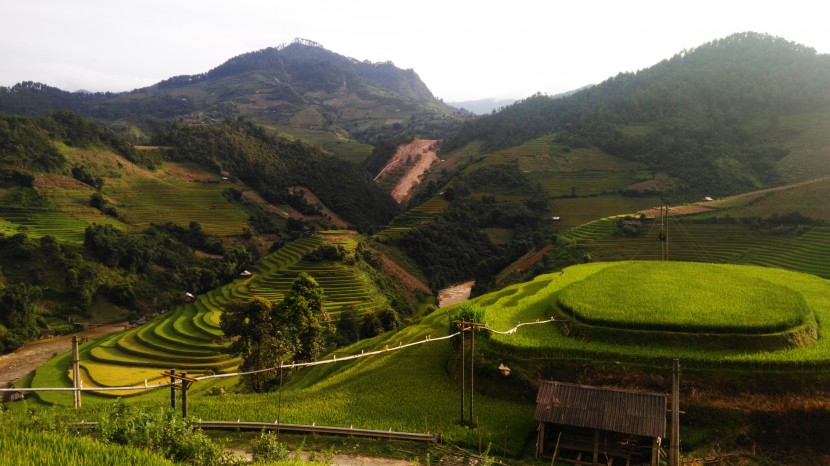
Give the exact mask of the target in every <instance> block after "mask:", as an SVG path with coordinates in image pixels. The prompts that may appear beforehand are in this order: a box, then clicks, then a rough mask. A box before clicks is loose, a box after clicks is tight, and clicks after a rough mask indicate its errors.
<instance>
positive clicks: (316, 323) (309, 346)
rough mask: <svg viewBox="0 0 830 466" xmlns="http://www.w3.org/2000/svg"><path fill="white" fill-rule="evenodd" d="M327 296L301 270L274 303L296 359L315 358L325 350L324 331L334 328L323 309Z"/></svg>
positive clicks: (281, 326) (306, 359)
mask: <svg viewBox="0 0 830 466" xmlns="http://www.w3.org/2000/svg"><path fill="white" fill-rule="evenodd" d="M324 300H325V295H324V293H323V288H322V287H321V286H320V285H319V284H318V283H317V281H316V280H315V279H314V278H313V277H312V276H310V275H308V274H307V273H305V272H302V273H300V274H299V275H298V276H297V278H296V279H295V280H294V283H293V284H292V285H291V290H290V291H289V292H288V294H286V295H285V298H283V300H282V301H281V302H280V303H279V304H277V305H276V306H275V313H276V317H277V320H278V322H279V326H280V328H281V329H283V330H284V334H285V335H286V336H287V337H288V339H289V340H290V342H289V345H288V346H289V348H291V349H292V352H293V353H294V359H295V360H297V361H314V360H316V359H317V357H318V356H319V355H320V353H321V352H322V350H323V346H324V340H323V334H324V333H325V332H331V331H333V329H332V326H331V323H330V322H329V320H330V319H329V315H328V312H326V310H325V309H323V301H324Z"/></svg>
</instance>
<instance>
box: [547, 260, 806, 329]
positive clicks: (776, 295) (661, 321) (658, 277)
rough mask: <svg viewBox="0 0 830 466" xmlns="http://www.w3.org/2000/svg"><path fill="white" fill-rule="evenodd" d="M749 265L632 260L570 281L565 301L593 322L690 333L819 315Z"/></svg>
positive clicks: (768, 325) (769, 325) (783, 325)
mask: <svg viewBox="0 0 830 466" xmlns="http://www.w3.org/2000/svg"><path fill="white" fill-rule="evenodd" d="M743 269H744V267H741V266H732V265H722V264H721V265H716V264H702V263H679V262H625V263H621V264H620V265H619V266H616V267H609V268H606V269H604V270H601V271H599V272H597V273H595V274H593V275H591V276H590V277H587V278H586V279H584V280H582V281H580V282H577V283H574V284H572V285H569V286H568V287H566V288H564V289H563V290H562V291H561V293H560V294H559V303H560V304H561V305H562V306H564V307H565V308H566V309H567V311H569V312H570V313H573V315H574V316H575V317H576V318H577V319H579V320H581V321H584V322H588V323H591V324H596V325H606V326H612V327H623V328H640V329H652V330H655V329H660V330H669V331H683V332H697V331H701V332H735V333H757V332H777V331H782V330H785V329H788V328H792V327H795V326H798V325H802V324H804V323H805V322H806V320H807V319H808V317H810V316H811V315H812V314H811V312H810V310H809V309H808V308H807V306H806V303H805V302H804V299H803V298H802V297H801V295H800V294H799V293H797V292H796V291H794V290H791V289H789V288H787V287H786V286H784V285H779V284H775V283H772V282H769V281H766V280H762V279H759V278H755V277H751V276H746V275H744V274H743V273H742V270H743Z"/></svg>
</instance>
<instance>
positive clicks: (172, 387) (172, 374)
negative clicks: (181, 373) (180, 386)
mask: <svg viewBox="0 0 830 466" xmlns="http://www.w3.org/2000/svg"><path fill="white" fill-rule="evenodd" d="M175 383H176V369H170V407H171V408H173V409H176V385H175Z"/></svg>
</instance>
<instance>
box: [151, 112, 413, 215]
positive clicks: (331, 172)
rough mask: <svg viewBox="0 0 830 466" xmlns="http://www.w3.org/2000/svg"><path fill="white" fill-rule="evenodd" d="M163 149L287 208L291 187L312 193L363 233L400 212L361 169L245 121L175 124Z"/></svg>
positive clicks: (163, 140) (164, 135)
mask: <svg viewBox="0 0 830 466" xmlns="http://www.w3.org/2000/svg"><path fill="white" fill-rule="evenodd" d="M158 143H159V144H162V145H167V146H172V147H173V148H174V157H175V158H176V159H179V160H192V161H195V162H197V163H200V164H207V165H210V166H212V167H213V168H214V169H215V170H220V169H224V170H227V171H229V172H231V173H232V174H234V175H235V176H237V177H238V178H239V179H241V180H243V181H244V182H245V183H247V184H248V185H249V186H252V187H253V188H254V189H256V190H257V191H258V192H259V193H261V194H262V195H263V197H265V199H267V200H268V201H270V202H274V203H288V202H289V201H290V198H291V194H290V193H289V190H288V188H289V187H292V186H305V187H308V188H309V189H311V190H312V191H313V192H314V193H315V194H316V195H317V196H318V197H319V198H320V200H321V201H322V202H323V203H324V204H325V205H326V206H328V207H329V208H331V209H333V210H334V211H336V212H337V213H338V214H340V215H341V216H343V217H344V218H346V219H348V220H349V221H350V222H352V223H353V224H354V225H355V226H357V227H359V228H366V227H368V226H369V225H379V224H384V223H386V222H387V221H388V220H389V219H390V218H391V217H392V215H393V214H394V213H395V212H396V211H397V206H396V204H395V203H394V201H393V200H392V198H391V197H390V196H389V195H388V194H386V193H383V192H381V191H380V189H379V188H377V187H376V186H375V185H374V184H373V183H371V179H370V178H369V176H368V175H367V174H366V172H364V171H363V170H361V169H360V168H359V167H358V166H357V165H355V164H353V163H350V162H347V161H344V160H340V159H336V158H332V157H327V156H325V155H324V154H322V153H321V152H320V150H319V149H317V148H314V147H311V146H308V145H306V144H304V143H302V142H299V141H296V140H288V139H284V138H280V137H277V136H273V135H271V134H269V133H268V132H267V131H266V130H265V129H264V128H262V127H258V126H256V125H254V124H252V123H249V122H246V121H241V120H237V121H233V122H231V121H227V122H225V123H223V124H219V125H200V126H184V125H181V124H173V125H171V126H169V127H168V128H167V129H165V131H164V132H163V133H162V134H161V135H160V136H159V138H158Z"/></svg>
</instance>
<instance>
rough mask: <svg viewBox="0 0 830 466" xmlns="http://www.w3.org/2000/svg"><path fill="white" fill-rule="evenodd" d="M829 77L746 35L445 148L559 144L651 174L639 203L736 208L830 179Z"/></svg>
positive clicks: (515, 108)
mask: <svg viewBox="0 0 830 466" xmlns="http://www.w3.org/2000/svg"><path fill="white" fill-rule="evenodd" d="M828 76H830V57H828V56H827V55H820V54H817V53H816V51H815V50H813V49H811V48H809V47H806V46H803V45H799V44H794V43H791V42H788V41H786V40H784V39H781V38H776V37H771V36H767V35H762V34H756V33H743V34H735V35H733V36H729V37H727V38H724V39H720V40H716V41H713V42H710V43H707V44H704V45H701V46H700V47H697V48H694V49H691V50H684V51H682V52H680V53H678V54H677V55H675V56H674V57H672V58H671V59H667V60H664V61H662V62H660V63H658V64H656V65H654V66H653V67H651V68H648V69H645V70H641V71H638V72H636V73H626V74H619V75H617V76H615V77H613V78H610V79H608V80H607V81H605V82H603V83H601V84H599V85H597V86H594V87H591V88H588V89H584V90H581V91H579V92H576V93H574V94H572V95H569V96H565V97H558V98H551V97H547V96H543V95H536V96H533V97H530V98H527V99H525V100H523V101H520V102H518V103H516V104H514V105H511V106H509V107H506V108H504V109H503V110H502V111H501V112H499V113H497V114H494V115H490V116H485V117H482V118H479V119H476V120H474V121H471V122H469V123H467V124H466V125H465V126H464V128H463V129H462V130H461V131H460V132H459V133H458V134H457V135H456V136H455V137H453V138H450V139H449V140H448V141H447V142H446V143H445V144H444V146H443V147H444V149H445V150H447V151H453V150H457V149H459V148H461V147H463V146H465V145H467V144H468V143H470V142H473V141H476V140H479V141H481V151H482V153H487V152H491V151H494V150H498V149H505V148H508V147H512V146H517V145H519V144H521V143H523V142H526V141H529V140H533V139H535V138H538V137H540V136H543V135H545V134H555V135H556V138H557V140H558V141H559V142H561V143H563V144H566V145H568V146H570V147H571V148H586V147H596V148H599V149H601V150H603V151H605V152H607V153H608V154H611V155H613V156H616V157H620V158H622V159H625V160H628V161H631V162H638V163H643V164H646V166H647V167H648V169H649V170H650V171H651V174H650V176H649V177H648V178H646V179H643V180H642V181H646V180H653V181H654V182H653V183H651V184H645V185H640V187H638V188H636V189H637V191H639V192H656V193H661V194H662V195H663V196H664V197H665V196H668V197H669V198H670V199H672V200H675V201H679V200H689V199H695V198H699V197H702V196H725V195H729V194H735V193H739V192H745V191H751V190H756V189H760V188H765V187H771V186H775V185H778V184H781V183H783V182H784V181H791V182H792V181H800V180H804V179H807V178H809V177H815V176H822V175H827V174H830V166H828V164H827V163H826V159H827V157H826V149H825V147H826V146H827V143H828V142H830V137H829V136H828V134H830V133H828V132H827V131H826V129H827V125H828V123H827V122H828V121H830V78H828ZM807 167H809V168H807ZM805 168H807V169H805ZM660 180H663V181H660ZM658 181H660V182H658Z"/></svg>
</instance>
